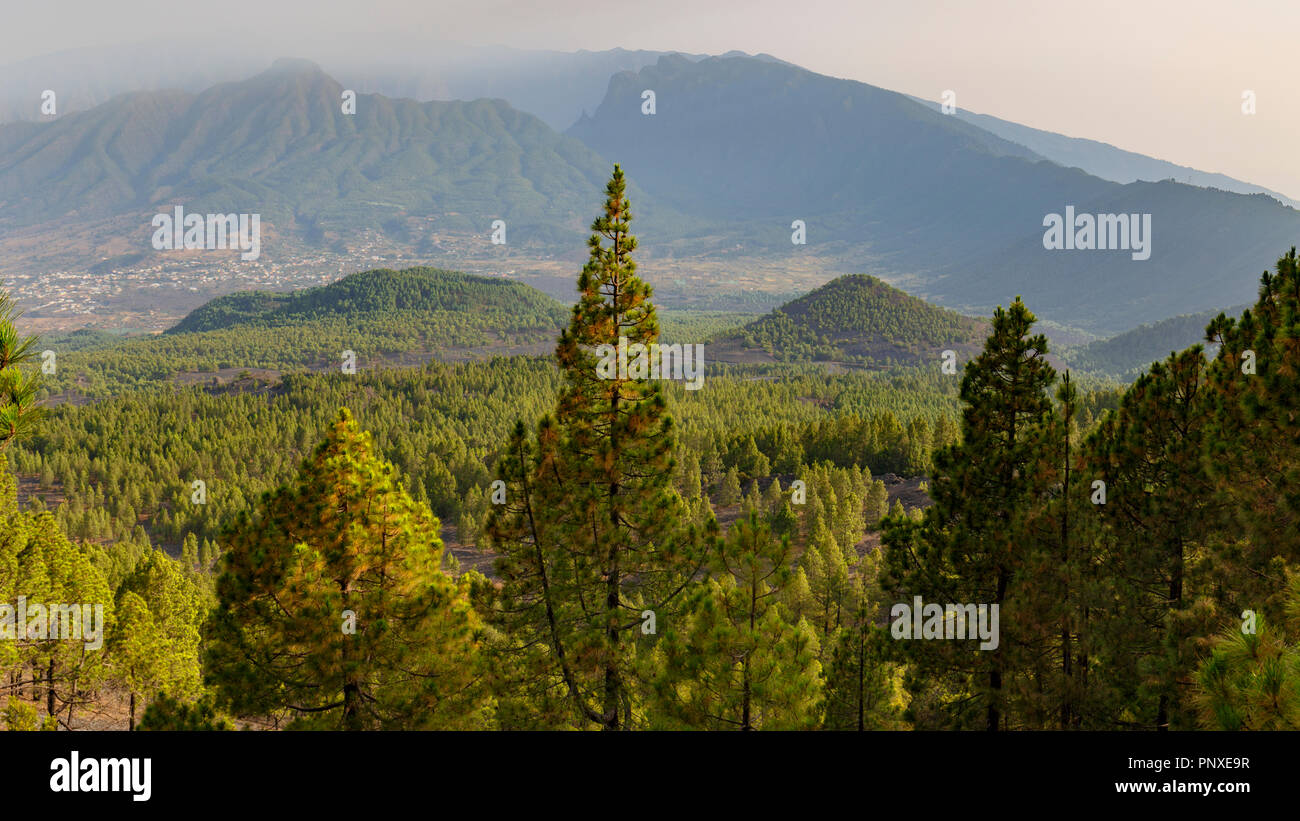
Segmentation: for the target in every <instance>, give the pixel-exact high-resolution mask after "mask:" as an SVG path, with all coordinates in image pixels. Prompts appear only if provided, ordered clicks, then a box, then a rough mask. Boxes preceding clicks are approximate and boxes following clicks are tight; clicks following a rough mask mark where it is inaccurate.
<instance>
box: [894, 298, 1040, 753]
mask: <svg viewBox="0 0 1300 821" xmlns="http://www.w3.org/2000/svg"><path fill="white" fill-rule="evenodd" d="M1034 322H1035V318H1034V315H1033V314H1032V313H1030V312H1029V309H1028V308H1026V307H1025V305H1024V303H1022V302H1021V301H1020V299H1019V298H1017V299H1016V300H1015V301H1014V302H1013V303H1012V304H1011V307H1010V308H1008V309H1003V308H1001V307H999V308H998V309H997V310H996V311H994V314H993V323H992V330H991V333H990V335H989V338H988V340H987V341H986V343H985V346H984V350H983V352H982V353H981V354H980V355H979V356H978V357H976V358H975V359H974V360H972V361H971V362H969V363H967V365H966V370H965V374H964V376H963V377H962V384H961V394H960V395H961V400H962V403H963V404H964V408H963V411H962V441H961V443H960V444H958V445H955V446H951V447H948V448H945V449H943V450H941V451H939V452H937V453H936V454H935V455H934V464H935V473H936V475H935V477H934V480H933V481H932V482H931V485H930V495H931V497H932V498H933V500H934V504H933V505H931V506H930V507H928V508H926V510H925V513H924V515H923V517H922V520H921V521H920V523H919V524H911V523H908V522H905V521H902V520H891V521H890V522H889V523H888V524H887V526H886V529H885V534H884V544H885V546H886V551H887V552H886V568H885V574H884V581H883V585H884V587H885V589H886V590H888V591H890V592H891V593H892V594H895V595H898V596H900V599H898V600H899V601H908V600H909V599H911V597H913V596H915V595H919V596H921V597H922V599H923V600H924V601H926V602H955V603H970V604H976V605H979V604H983V605H989V606H991V605H998V607H999V609H1000V610H1001V611H1002V612H1001V614H1000V625H1001V626H1002V627H1003V628H1005V629H1003V630H1002V633H1003V635H1002V636H1001V637H1000V641H999V644H998V647H997V649H995V650H990V651H980V650H979V649H978V644H977V643H975V642H970V641H967V642H957V641H951V642H949V641H899V642H897V646H898V649H899V651H900V652H901V653H903V654H905V655H906V657H907V658H908V659H909V660H910V661H911V662H912V663H913V664H914V665H915V666H916V668H917V670H918V671H919V673H920V674H921V676H922V678H924V679H928V681H929V682H930V683H932V684H937V685H938V686H939V687H940V688H941V689H942V690H944V691H946V692H947V693H950V694H951V695H950V696H948V697H947V699H946V700H947V702H948V703H947V706H946V708H945V709H946V710H948V712H949V719H948V720H949V721H950V722H951V724H952V726H958V727H968V726H973V725H974V724H975V723H976V722H977V721H978V720H979V718H980V717H978V716H976V715H975V714H974V713H973V712H971V711H970V710H971V707H973V706H975V705H978V706H979V707H980V708H981V712H982V713H983V715H982V719H983V720H982V724H983V726H984V727H985V728H986V729H988V730H998V729H1002V728H1003V727H1004V725H1007V724H1009V723H1010V721H1011V720H1012V719H1013V718H1015V719H1016V720H1017V722H1019V720H1021V719H1022V717H1020V716H1015V717H1013V716H1008V715H1007V707H1008V705H1007V694H1006V692H1004V688H1005V687H1006V685H1007V683H1008V679H1010V678H1012V677H1016V676H1023V675H1024V674H1025V673H1026V671H1027V669H1028V668H1029V664H1028V663H1027V662H1026V661H1025V660H1024V659H1022V658H1019V657H1017V655H1016V641H1015V639H1014V638H1013V637H1012V636H1010V635H1008V634H1009V633H1010V632H1011V630H1013V629H1014V625H1015V624H1016V620H1015V615H1014V613H1008V612H1007V611H1006V609H1005V608H1004V605H1005V604H1006V603H1008V602H1009V601H1010V600H1011V598H1012V595H1013V594H1014V593H1015V591H1014V590H1013V588H1012V586H1013V584H1014V583H1015V582H1016V580H1017V573H1018V572H1019V571H1020V569H1021V566H1022V563H1023V561H1024V559H1025V556H1024V553H1023V546H1022V544H1021V540H1020V538H1019V534H1018V533H1017V532H1016V525H1017V521H1016V520H1017V517H1018V516H1020V515H1021V513H1022V512H1023V511H1024V510H1025V509H1027V508H1028V507H1029V506H1030V505H1032V504H1034V503H1036V500H1037V499H1038V498H1039V497H1041V495H1042V492H1043V488H1042V487H1041V479H1040V477H1038V476H1036V475H1035V474H1034V472H1033V471H1032V470H1030V467H1031V462H1032V460H1033V459H1034V449H1033V447H1034V444H1035V438H1036V435H1035V428H1036V427H1037V426H1039V425H1041V424H1042V422H1043V419H1044V418H1045V416H1046V415H1047V414H1048V413H1049V411H1050V410H1051V400H1050V399H1049V397H1048V394H1047V390H1048V388H1049V387H1050V386H1051V384H1052V382H1053V381H1054V379H1055V371H1053V369H1052V367H1051V366H1050V365H1048V364H1047V362H1046V359H1045V355H1046V353H1047V340H1046V339H1045V338H1044V337H1043V336H1042V335H1041V334H1036V335H1033V336H1030V335H1029V334H1030V329H1031V327H1032V326H1033V323H1034ZM971 696H976V698H974V699H972V698H971Z"/></svg>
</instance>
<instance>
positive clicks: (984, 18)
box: [0, 0, 1300, 199]
mask: <svg viewBox="0 0 1300 821" xmlns="http://www.w3.org/2000/svg"><path fill="white" fill-rule="evenodd" d="M0 3H3V18H4V23H5V24H4V25H3V26H0V64H8V63H11V62H15V61H18V60H21V59H24V58H26V57H33V56H38V55H42V54H48V53H51V52H56V51H60V50H63V49H67V48H76V47H81V46H92V45H109V44H113V43H119V42H136V41H143V40H150V39H153V38H156V37H165V36H167V35H169V34H176V33H183V34H185V35H187V36H195V35H198V36H203V35H205V34H206V33H208V32H210V33H211V36H212V39H213V41H214V42H218V43H219V42H237V41H238V39H239V38H240V37H248V38H253V39H257V40H261V41H265V40H270V41H272V42H274V43H275V44H276V46H277V48H279V46H280V45H281V44H283V53H284V54H285V55H290V54H293V55H296V56H302V57H310V58H313V59H317V60H321V61H322V62H323V61H324V58H325V57H326V56H327V55H325V54H324V53H323V52H322V51H321V49H324V48H328V47H330V46H333V45H339V44H342V45H341V47H346V43H347V40H348V38H349V37H351V36H353V35H354V34H362V33H383V32H401V33H402V37H401V40H402V42H403V43H409V42H411V38H412V37H422V38H427V39H428V40H429V41H432V40H444V41H447V40H451V41H460V42H465V43H471V44H484V45H486V44H500V45H508V46H515V47H519V48H548V49H556V50H562V51H572V50H576V49H580V48H586V49H592V50H599V49H606V48H613V47H616V46H622V47H624V48H632V49H635V48H645V49H655V50H677V51H687V52H700V53H710V54H717V53H722V52H725V51H730V50H732V49H739V50H741V51H747V52H750V53H757V52H768V53H770V54H773V55H775V56H777V57H781V58H783V59H785V60H789V61H790V62H793V63H797V64H799V65H802V66H804V67H806V68H809V69H812V70H814V71H818V72H821V73H824V74H830V75H833V76H837V77H847V78H851V79H855V80H861V81H863V82H866V83H871V84H873V85H878V86H882V87H885V88H889V89H893V90H896V91H903V92H907V93H910V94H915V95H917V96H919V97H925V98H927V99H932V100H933V99H938V97H939V95H940V94H941V93H942V91H943V90H944V89H952V90H954V91H955V92H956V93H957V105H958V106H960V107H961V108H964V109H968V110H970V111H976V112H980V113H984V114H992V115H994V116H998V117H1002V118H1003V119H1008V120H1012V121H1015V122H1019V123H1023V124H1025V125H1029V126H1034V127H1036V128H1042V129H1047V130H1050V131H1056V132H1060V133H1063V134H1068V135H1070V136H1075V137H1088V138H1092V139H1097V140H1102V141H1104V142H1108V143H1111V144H1113V145H1116V146H1118V147H1120V148H1125V149H1128V150H1131V151H1137V152H1140V153H1143V154H1148V155H1151V156H1154V157H1158V158H1160V159H1164V160H1169V161H1171V162H1175V163H1179V164H1182V165H1189V166H1192V167H1194V168H1197V169H1199V170H1202V171H1217V172H1221V173H1224V174H1228V175H1230V176H1233V177H1237V178H1239V179H1243V180H1247V181H1250V182H1254V183H1257V184H1259V185H1264V186H1267V187H1269V188H1273V189H1275V190H1278V191H1280V192H1282V193H1284V194H1287V195H1289V196H1291V197H1293V198H1298V199H1300V150H1297V145H1300V61H1298V60H1297V56H1296V48H1295V37H1296V32H1297V31H1300V0H1234V1H1233V2H1225V0H1089V2H1086V3H1065V2H1059V1H1054V0H798V2H791V1H790V0H749V2H740V1H739V0H649V2H645V3H600V2H592V0H469V2H447V1H446V0H222V2H219V3H202V2H199V3H186V2H178V0H113V1H112V2H104V0H41V2H32V3H20V2H19V0H0ZM366 39H367V40H369V38H368V37H367V38H366ZM417 42H418V41H417ZM327 44H329V45H327ZM415 47H416V48H418V46H415ZM2 70H3V69H0V71H2ZM1247 89H1249V90H1252V91H1254V92H1255V97H1256V112H1257V113H1256V114H1255V115H1253V116H1248V115H1245V114H1243V113H1242V110H1241V109H1242V93H1243V91H1245V90H1247Z"/></svg>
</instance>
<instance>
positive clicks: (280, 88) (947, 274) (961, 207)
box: [0, 50, 1300, 334]
mask: <svg viewBox="0 0 1300 821" xmlns="http://www.w3.org/2000/svg"><path fill="white" fill-rule="evenodd" d="M503 51H504V50H503ZM490 56H491V53H490V52H486V51H485V52H479V53H477V58H483V59H486V58H488V57H490ZM514 56H515V59H514V61H513V62H511V61H509V60H505V59H504V58H502V60H503V61H502V62H501V64H500V68H499V70H498V72H497V73H496V74H492V73H491V72H488V73H487V74H483V75H475V74H474V72H472V71H470V70H469V69H468V68H466V69H463V71H462V73H461V74H459V75H458V74H456V73H455V72H448V71H444V72H442V73H441V74H437V76H439V77H441V79H440V80H439V81H438V82H440V83H442V85H441V86H438V85H437V84H435V83H433V82H432V81H431V80H430V79H429V77H432V76H434V74H430V75H428V76H426V77H425V78H424V79H421V77H420V75H418V74H409V75H405V76H406V77H407V79H406V80H405V81H404V83H405V84H404V85H403V81H402V80H401V79H400V78H401V77H402V76H403V75H402V72H401V70H400V69H399V68H394V69H392V70H390V71H389V73H388V74H385V73H384V72H385V70H384V69H383V68H382V67H381V68H379V69H372V75H371V79H370V80H367V81H366V82H368V83H370V84H371V85H370V87H381V86H382V87H385V88H392V89H395V90H396V92H397V93H409V94H410V95H412V96H416V97H422V96H425V95H435V94H442V93H449V92H448V90H449V89H453V88H461V89H465V88H474V89H475V90H478V89H482V90H484V91H487V92H489V93H490V92H491V91H492V90H494V89H497V90H500V91H501V93H502V94H509V95H511V96H512V97H513V98H514V100H513V101H514V102H516V103H518V105H512V104H511V101H507V100H502V99H496V100H486V99H485V100H475V101H471V102H419V101H417V100H414V99H393V98H391V97H388V96H385V95H381V94H368V93H365V89H366V87H367V86H366V85H365V83H362V82H356V80H357V75H354V76H353V77H352V81H353V82H352V83H351V85H348V86H345V85H344V84H343V83H342V82H340V81H339V80H338V79H336V78H335V77H332V76H330V75H329V74H327V73H326V72H325V71H323V70H322V69H320V68H319V67H317V66H316V65H314V64H312V63H309V62H306V61H288V60H286V61H280V62H277V63H276V65H275V66H274V67H273V68H272V69H270V70H268V71H263V72H261V73H259V74H257V75H256V76H253V77H252V78H250V79H246V80H241V81H238V82H231V83H222V84H219V85H215V86H212V87H210V88H207V89H205V90H203V91H200V92H197V93H195V92H190V91H178V90H164V91H145V92H135V93H129V94H124V95H120V96H117V97H113V98H112V99H110V100H109V101H107V102H105V103H103V104H102V105H99V106H97V107H95V108H93V109H91V110H89V111H83V112H77V113H71V114H65V115H64V116H62V117H60V118H58V119H57V120H54V121H52V122H44V123H11V124H8V125H3V126H0V255H2V257H0V258H3V259H5V260H6V262H5V266H6V270H5V271H2V272H0V273H3V274H5V275H6V276H8V275H9V274H12V273H14V272H23V273H27V274H31V273H32V272H35V271H40V270H48V269H50V268H60V269H66V270H75V269H77V268H78V267H79V266H80V268H82V269H84V270H89V269H90V268H91V267H92V266H95V265H101V266H103V265H107V266H108V269H107V270H105V269H104V268H103V267H101V268H100V269H99V270H100V273H102V274H104V275H111V274H112V271H114V270H116V267H117V265H116V263H115V260H120V261H121V262H122V263H123V264H125V265H136V266H149V265H156V264H157V261H158V260H159V259H171V258H175V257H179V256H181V255H180V254H173V255H172V256H167V254H170V253H171V252H166V253H164V254H163V255H159V254H158V253H156V252H154V250H153V249H152V248H151V247H150V236H151V234H152V230H153V229H152V227H151V225H150V218H151V217H152V216H153V215H154V214H156V213H161V212H169V211H170V210H171V208H172V207H173V206H174V205H176V204H184V206H185V207H186V209H187V210H188V211H190V212H207V213H214V212H216V213H259V214H261V215H262V219H263V233H264V236H263V240H262V248H263V249H264V253H265V254H266V255H267V256H268V258H269V259H270V260H273V261H283V260H286V259H288V258H303V257H307V256H310V255H312V254H318V253H321V252H324V253H326V254H330V253H335V254H342V253H345V252H347V251H349V250H352V249H355V248H356V247H357V246H358V245H360V244H362V243H368V242H377V243H380V244H381V247H382V248H387V249H395V250H396V252H397V253H400V254H404V255H407V258H412V259H417V260H428V261H430V262H433V263H434V264H438V265H441V266H443V267H448V266H452V265H455V266H457V267H465V268H470V269H475V268H480V269H481V268H482V267H483V266H484V265H508V266H509V268H510V269H511V270H514V271H515V272H516V273H515V275H516V276H523V277H528V276H530V275H534V274H541V273H546V274H554V273H556V271H557V270H560V269H565V270H567V269H566V268H565V266H569V267H571V264H572V263H573V262H575V261H578V260H580V259H581V256H582V253H583V239H584V237H585V234H586V229H587V224H588V223H589V221H590V220H591V218H592V217H593V216H594V213H593V212H592V207H593V206H592V204H593V203H596V202H598V200H599V193H600V190H601V187H602V185H603V180H604V179H605V178H606V177H607V175H608V169H609V167H610V165H611V164H612V163H614V162H619V163H621V164H622V165H623V167H624V169H625V170H626V171H627V173H628V176H629V179H630V180H631V182H632V184H633V190H632V203H633V209H634V215H635V217H636V223H635V230H636V233H637V234H638V236H639V237H640V239H641V246H642V252H641V256H642V259H643V260H644V261H645V273H646V276H647V278H648V279H649V280H650V281H651V282H652V283H653V284H656V285H658V286H660V288H661V293H662V295H663V296H664V297H665V298H666V299H668V300H669V301H672V300H673V299H675V298H679V297H681V295H682V294H684V293H685V292H686V291H687V290H689V289H695V290H699V289H700V288H717V289H725V288H728V287H731V288H733V289H735V290H744V289H745V286H744V285H743V284H741V285H736V284H732V283H731V282H728V281H723V280H721V279H719V280H717V281H714V280H712V279H710V275H701V274H700V273H699V272H701V271H710V272H711V271H713V270H716V269H718V267H719V266H721V267H722V268H726V269H730V270H731V271H739V272H745V271H752V270H754V269H756V268H763V269H764V270H765V271H767V272H768V275H767V277H766V279H765V283H766V284H765V286H764V287H765V288H766V289H767V290H769V291H771V292H773V293H775V292H776V291H781V292H783V293H790V292H802V291H806V290H810V289H811V288H813V287H815V286H817V285H819V284H821V283H823V282H826V281H828V280H830V279H832V278H833V277H834V276H836V275H837V274H840V273H850V272H866V273H872V274H875V275H877V276H880V277H882V278H884V279H886V280H888V281H890V282H894V283H897V284H900V285H902V286H903V287H905V288H907V290H908V291H909V292H911V293H915V294H918V295H920V296H924V297H926V298H928V299H930V300H931V301H935V302H938V303H940V304H943V305H947V306H950V307H953V308H957V309H959V310H962V311H964V312H966V313H984V312H986V311H987V310H988V309H989V308H991V307H992V306H993V305H995V304H999V303H1001V304H1005V303H1006V302H1007V301H1009V300H1010V299H1011V298H1013V297H1014V296H1015V295H1016V294H1022V295H1023V296H1024V297H1025V299H1026V301H1027V302H1028V303H1029V305H1030V307H1031V308H1033V309H1034V310H1035V312H1036V313H1037V314H1038V315H1039V316H1040V317H1042V318H1045V319H1051V320H1054V321H1056V322H1059V323H1061V324H1065V325H1070V326H1074V327H1079V328H1083V329H1086V330H1089V331H1092V332H1095V333H1103V334H1108V333H1114V332H1118V331H1123V330H1126V329H1128V328H1132V327H1133V326H1135V325H1137V324H1139V323H1142V322H1149V321H1154V320H1159V319H1163V318H1165V317H1169V316H1172V315H1175V314H1182V313H1190V312H1195V311H1203V310H1208V309H1217V308H1220V307H1224V306H1227V305H1234V304H1239V303H1241V302H1244V301H1246V300H1247V299H1249V298H1250V296H1251V294H1252V293H1253V291H1254V285H1255V282H1256V281H1257V279H1258V276H1259V272H1260V271H1262V270H1264V269H1265V268H1267V267H1269V266H1270V265H1271V264H1272V262H1273V260H1274V259H1275V258H1276V255H1277V253H1278V249H1279V248H1284V247H1287V246H1288V245H1290V244H1293V243H1294V242H1295V240H1296V237H1297V236H1300V212H1297V211H1296V210H1294V209H1291V208H1288V207H1286V206H1284V205H1283V204H1282V203H1280V202H1278V201H1277V200H1275V199H1273V198H1271V197H1269V196H1267V195H1265V194H1256V195H1245V194H1238V193H1230V192H1226V191H1218V190H1211V189H1207V188H1202V187H1196V186H1192V185H1187V184H1183V183H1177V182H1130V183H1128V184H1120V183H1117V182H1114V181H1111V180H1109V179H1103V178H1102V177H1101V176H1097V175H1096V174H1109V175H1111V176H1115V175H1117V174H1118V175H1120V176H1123V173H1126V172H1123V171H1120V170H1116V169H1117V168H1118V167H1119V165H1117V164H1119V160H1118V159H1116V158H1117V156H1118V155H1117V154H1116V153H1115V152H1116V151H1118V150H1117V149H1116V150H1112V151H1110V152H1107V151H1106V150H1104V149H1098V150H1096V151H1091V150H1090V151H1083V152H1082V153H1081V154H1080V156H1084V157H1085V159H1086V160H1087V163H1088V164H1089V165H1092V166H1093V167H1094V168H1096V169H1097V171H1096V172H1095V173H1087V171H1085V170H1084V169H1080V168H1070V167H1065V165H1063V164H1061V163H1063V162H1068V161H1069V157H1070V153H1069V150H1068V149H1069V147H1070V146H1072V145H1075V144H1074V143H1069V142H1064V143H1063V142H1061V141H1062V140H1066V141H1068V140H1069V138H1063V137H1060V135H1050V134H1045V133H1043V132H1035V131H1034V130H1033V129H1025V128H1024V127H1020V126H1016V125H1015V124H1010V123H1005V122H1004V121H996V122H994V121H991V118H986V119H981V118H979V116H978V115H966V114H965V113H964V112H963V116H948V115H944V114H942V113H940V112H938V111H935V110H933V108H932V107H931V106H930V105H928V104H924V103H921V102H918V101H916V100H914V99H912V98H909V97H908V96H906V95H902V94H898V93H895V92H892V91H887V90H884V89H880V88H876V87H874V86H870V85H867V84H864V83H860V82H856V81H851V80H840V79H835V78H830V77H826V76H823V75H818V74H815V73H813V72H809V71H806V70H804V69H801V68H799V67H797V66H793V65H790V64H787V63H782V62H780V61H778V60H775V59H774V58H768V57H758V58H755V57H748V56H739V55H737V56H725V57H706V58H702V57H698V56H684V55H677V54H658V53H653V52H623V51H618V52H580V53H578V54H576V55H556V54H555V53H543V52H537V53H533V52H522V53H516V54H515V55H514ZM466 59H468V58H466ZM448 61H450V58H448ZM397 62H398V61H394V64H395V65H396V64H397ZM450 62H454V61H450ZM463 65H465V66H468V65H471V63H470V62H464V63H463ZM610 73H613V76H612V77H610V76H609V74H610ZM475 76H477V77H479V79H478V80H475V81H473V82H472V81H471V79H470V78H472V77H475ZM384 78H386V79H384ZM458 78H459V79H458ZM474 82H477V83H478V85H477V86H475V85H474ZM602 86H603V91H602V92H601V94H602V95H603V96H600V97H598V98H597V97H595V96H594V94H593V91H592V89H593V88H600V87H602ZM344 88H354V90H358V91H360V92H361V94H360V96H359V98H358V101H357V110H356V114H355V115H349V114H345V113H343V112H342V111H341V109H340V97H341V94H342V92H343V90H344ZM647 89H649V90H652V91H654V93H655V104H656V110H655V113H654V114H653V115H648V114H645V113H643V110H642V105H643V92H644V91H645V90H647ZM592 99H599V104H598V105H591V102H590V101H591V100H592ZM525 104H527V105H528V106H531V107H532V108H533V109H535V110H536V111H538V112H540V113H541V116H535V115H534V114H530V113H525V112H524V111H522V110H520V108H522V107H524V105H525ZM589 106H590V109H589V110H588V108H589ZM584 111H586V113H585V114H584V113H583V112H584ZM574 113H576V114H577V115H580V116H579V117H578V118H577V121H576V122H574V123H573V124H572V126H571V127H569V128H567V129H566V130H565V131H564V133H560V132H558V131H557V124H560V123H564V122H565V120H566V118H567V117H568V115H570V114H574ZM1008 137H1010V138H1011V139H1008ZM1057 138H1059V139H1057ZM1105 148H1109V147H1105ZM1119 153H1120V154H1127V152H1119ZM1137 156H1138V155H1131V156H1130V159H1132V158H1133V157H1137ZM1143 159H1146V158H1143ZM1053 160H1055V161H1053ZM1133 162H1134V163H1135V164H1136V165H1135V166H1134V167H1141V168H1143V169H1146V168H1153V167H1158V166H1152V165H1150V164H1147V165H1143V164H1142V162H1140V161H1139V160H1136V159H1135V160H1133ZM1158 162H1159V161H1155V160H1152V161H1151V163H1158ZM1107 163H1110V165H1109V166H1108V165H1107ZM1089 170H1091V169H1089ZM1133 173H1146V172H1145V171H1141V172H1133ZM1195 179H1196V180H1199V181H1203V180H1205V179H1206V178H1205V177H1196V178H1195ZM1067 206H1073V207H1074V209H1075V210H1076V211H1077V212H1078V213H1080V214H1082V213H1088V214H1139V215H1141V214H1150V215H1151V224H1152V236H1151V238H1150V239H1151V254H1150V258H1149V259H1136V260H1135V259H1133V258H1132V256H1131V254H1130V253H1129V251H1128V250H1094V251H1090V252H1086V253H1085V252H1083V251H1079V250H1047V249H1045V248H1044V247H1043V233H1044V228H1043V223H1044V217H1045V215H1048V214H1053V213H1062V212H1064V210H1065V209H1066V207H1067ZM497 219H500V220H504V221H505V224H506V230H507V232H508V233H507V241H506V243H505V244H504V245H494V244H493V243H492V241H491V239H490V234H491V232H492V230H493V229H492V224H493V221H494V220H497ZM796 220H802V221H803V223H804V225H805V230H806V244H804V245H795V244H792V242H791V236H792V228H793V226H792V223H794V222H795V221H796ZM189 253H193V252H189ZM227 256H229V255H227ZM372 258H382V257H372ZM106 260H107V261H106ZM465 260H471V261H474V262H475V264H463V265H462V264H459V263H461V262H463V261H465ZM494 261H495V262H494ZM548 266H549V267H548ZM321 269H322V270H323V271H330V270H332V271H338V267H337V266H335V267H333V268H331V267H330V265H329V263H328V261H324V262H322V263H321ZM683 272H693V273H694V275H695V276H696V278H695V279H692V280H691V281H690V282H685V283H684V284H683V282H684V281H683V280H682V277H683V275H684V274H683ZM772 272H775V273H772ZM782 272H786V273H785V276H786V277H787V281H785V282H782V281H781V280H782ZM674 282H676V283H677V285H675V286H674V285H670V283H674ZM569 287H571V285H570V286H569ZM674 287H675V288H677V291H676V292H674V290H673V289H674Z"/></svg>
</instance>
